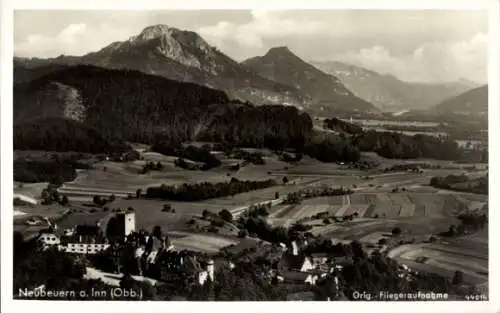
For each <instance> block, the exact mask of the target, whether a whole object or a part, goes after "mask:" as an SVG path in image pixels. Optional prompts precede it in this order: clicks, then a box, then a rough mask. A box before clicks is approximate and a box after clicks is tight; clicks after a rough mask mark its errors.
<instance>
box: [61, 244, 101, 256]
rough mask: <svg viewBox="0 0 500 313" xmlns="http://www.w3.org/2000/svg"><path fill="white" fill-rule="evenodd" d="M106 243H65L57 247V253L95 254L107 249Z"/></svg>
mask: <svg viewBox="0 0 500 313" xmlns="http://www.w3.org/2000/svg"><path fill="white" fill-rule="evenodd" d="M109 246H110V245H109V244H107V243H67V244H66V245H59V251H64V252H68V253H78V254H96V253H99V252H101V251H104V250H106V249H108V248H109Z"/></svg>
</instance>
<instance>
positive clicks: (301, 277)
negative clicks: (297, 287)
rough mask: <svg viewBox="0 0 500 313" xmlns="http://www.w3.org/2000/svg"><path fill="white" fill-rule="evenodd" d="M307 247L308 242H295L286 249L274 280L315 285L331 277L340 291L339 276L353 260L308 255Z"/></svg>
mask: <svg viewBox="0 0 500 313" xmlns="http://www.w3.org/2000/svg"><path fill="white" fill-rule="evenodd" d="M306 246H307V241H303V242H296V241H293V242H292V243H291V247H290V248H285V249H284V250H285V251H284V253H283V256H282V258H281V260H280V261H279V262H278V264H277V266H276V269H275V270H273V272H272V275H273V279H274V280H275V281H277V282H282V283H285V284H309V285H315V284H316V282H317V281H318V280H320V279H321V278H325V277H326V276H328V275H330V276H332V277H333V279H334V283H335V285H336V288H337V291H338V290H339V288H340V285H339V279H338V275H337V274H338V273H339V272H340V271H341V270H342V268H343V267H344V266H346V265H348V264H352V259H351V258H348V257H334V256H331V255H329V254H326V253H312V254H310V255H306V254H305V253H304V248H305V247H306Z"/></svg>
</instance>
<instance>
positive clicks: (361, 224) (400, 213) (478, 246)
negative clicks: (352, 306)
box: [15, 150, 488, 283]
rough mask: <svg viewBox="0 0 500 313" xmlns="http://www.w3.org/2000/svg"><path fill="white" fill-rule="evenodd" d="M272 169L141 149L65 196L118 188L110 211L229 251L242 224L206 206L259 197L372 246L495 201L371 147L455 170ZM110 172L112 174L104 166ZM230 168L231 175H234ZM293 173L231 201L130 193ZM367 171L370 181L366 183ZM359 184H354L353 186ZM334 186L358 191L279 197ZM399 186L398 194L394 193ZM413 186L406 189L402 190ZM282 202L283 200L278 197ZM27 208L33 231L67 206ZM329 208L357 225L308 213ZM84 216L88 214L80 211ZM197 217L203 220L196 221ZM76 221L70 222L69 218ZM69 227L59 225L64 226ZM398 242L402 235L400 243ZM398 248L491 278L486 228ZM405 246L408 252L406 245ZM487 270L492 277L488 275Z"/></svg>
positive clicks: (280, 219) (281, 211) (283, 220)
mask: <svg viewBox="0 0 500 313" xmlns="http://www.w3.org/2000/svg"><path fill="white" fill-rule="evenodd" d="M263 152H264V153H263V154H264V155H265V156H264V159H265V160H266V164H265V165H252V164H248V165H247V166H245V167H243V168H241V169H240V170H238V171H230V170H229V169H228V168H229V166H230V165H231V164H234V163H235V162H238V161H241V160H235V159H230V158H227V157H225V156H224V155H223V154H222V155H220V158H221V161H222V166H221V167H219V168H215V169H211V170H209V171H188V170H184V169H180V168H178V167H175V166H174V164H173V162H174V160H175V158H173V157H168V156H164V155H161V154H158V153H154V152H143V153H142V156H143V160H140V161H134V162H129V163H116V162H108V161H106V162H100V163H97V164H96V165H95V168H94V169H92V170H82V171H79V172H78V177H77V179H76V180H75V181H73V182H69V183H65V184H64V185H63V186H62V187H61V188H60V189H59V191H60V193H61V194H63V195H67V196H69V198H70V203H71V207H79V205H78V203H77V201H89V200H91V198H92V197H93V196H94V195H101V196H108V195H111V194H115V195H116V196H117V198H116V200H115V201H114V202H112V203H108V204H107V207H108V208H110V211H111V209H115V208H120V209H122V210H125V209H127V208H128V207H132V208H134V210H135V212H136V228H137V229H146V230H149V231H151V230H152V228H153V227H154V226H156V225H159V226H161V227H162V229H163V231H164V232H168V233H169V234H170V235H171V239H172V242H173V244H174V245H175V247H176V248H177V249H190V250H196V251H203V252H207V253H215V252H217V251H219V250H220V249H221V248H222V247H226V246H230V245H238V243H239V242H240V241H241V239H240V238H238V237H237V229H232V228H231V227H229V226H228V225H226V226H224V227H223V229H222V230H221V232H220V233H219V234H214V233H207V232H203V231H202V228H203V227H204V226H207V225H208V224H209V222H208V221H202V220H200V219H199V217H200V216H201V214H202V212H203V211H204V210H209V211H211V212H213V213H218V212H219V211H220V210H222V209H227V210H229V211H230V212H233V214H234V216H237V215H238V214H239V213H242V212H243V211H244V210H245V209H246V208H247V207H248V206H250V205H252V204H256V203H265V202H268V201H274V202H275V203H274V206H273V207H272V208H271V209H270V210H269V213H270V214H269V216H268V218H267V221H268V223H270V224H271V225H273V226H286V227H288V226H291V225H292V224H293V223H295V222H296V221H297V220H302V223H304V224H308V225H311V226H312V229H311V230H310V231H311V233H313V234H314V235H322V236H324V237H325V238H329V239H331V240H332V241H340V242H349V241H351V240H359V241H361V242H362V243H365V244H370V245H374V244H377V243H378V241H379V240H380V239H381V238H384V237H386V238H388V235H389V236H390V233H391V230H392V228H394V227H400V228H401V229H402V234H403V235H402V236H403V237H404V238H407V239H408V238H415V239H416V240H417V241H418V242H419V241H421V240H424V238H428V236H429V235H431V234H437V233H440V232H442V231H445V230H447V229H448V227H449V226H450V224H452V223H454V221H455V219H454V216H456V215H457V214H458V213H460V212H463V211H465V210H475V209H481V208H482V207H483V206H484V205H485V204H487V203H488V197H487V196H486V195H474V194H467V193H460V192H450V191H446V190H436V189H434V188H432V187H430V186H428V185H429V182H430V179H431V178H432V177H433V176H446V175H449V174H460V173H462V172H464V169H463V168H461V167H460V166H458V165H457V166H456V168H454V167H455V165H453V164H451V162H447V161H431V160H408V161H405V160H388V159H385V158H381V157H379V156H377V155H375V154H370V153H368V154H365V153H363V155H362V157H363V158H372V159H374V160H376V161H377V162H379V163H381V166H382V167H387V166H391V165H394V164H398V163H421V162H429V163H433V164H441V165H443V166H447V167H449V169H437V170H434V169H431V170H425V171H424V173H421V174H416V173H407V172H389V173H381V172H380V171H379V170H372V171H367V172H363V171H360V170H355V169H347V168H346V166H342V165H337V164H326V163H321V162H318V161H316V160H313V159H311V158H308V157H304V158H303V160H302V161H300V162H299V164H297V165H293V164H288V163H285V162H282V161H280V160H278V158H277V157H276V155H274V154H273V152H271V151H267V150H263ZM148 161H154V162H158V161H160V162H162V165H163V169H162V170H161V171H150V172H149V173H147V174H139V171H140V169H141V168H142V166H143V165H144V163H145V162H148ZM104 168H106V170H104ZM228 173H229V175H228ZM284 176H286V177H287V178H288V180H289V183H287V184H286V185H281V184H280V185H277V186H274V187H271V188H267V189H262V190H255V191H251V192H247V193H241V194H237V195H235V196H233V197H225V198H217V199H209V200H205V201H200V202H176V201H161V200H151V199H131V200H126V199H124V198H125V197H126V196H127V194H129V193H131V194H133V195H135V191H136V189H138V188H141V189H142V190H143V191H144V190H145V189H146V188H147V187H148V186H158V185H161V184H167V185H172V184H183V183H196V182H203V181H208V182H220V181H228V180H230V179H231V177H236V178H238V179H240V180H265V179H270V178H274V179H276V180H277V182H278V183H281V179H282V177H284ZM366 176H369V177H370V178H369V179H367V178H366ZM354 185H355V186H354ZM45 186H46V184H24V185H23V187H22V188H17V189H15V191H16V192H20V193H21V192H22V193H25V194H27V195H31V196H33V197H35V198H37V197H38V198H39V195H40V194H41V191H42V189H43V188H45ZM313 186H329V187H340V186H344V187H349V188H352V189H353V190H354V193H353V194H352V195H346V196H335V197H318V198H311V199H306V200H303V201H302V203H300V204H297V205H284V204H281V203H280V201H281V200H280V199H283V198H284V197H285V196H286V194H288V193H290V192H295V191H299V190H301V189H303V188H306V187H313ZM396 187H398V188H399V191H397V192H393V189H394V188H396ZM403 187H404V188H406V190H405V191H402V190H401V189H402V188H403ZM276 193H278V194H279V199H278V200H275V194H276ZM167 203H168V204H171V205H172V207H173V208H174V209H175V213H166V212H161V210H162V208H163V205H164V204H167ZM80 207H82V208H83V211H84V212H80V213H77V215H74V216H73V217H72V218H73V219H77V220H78V221H74V220H73V221H72V223H73V222H74V223H78V222H79V223H85V222H89V223H94V222H95V220H96V219H98V218H99V216H101V215H103V214H106V213H105V212H101V210H102V209H98V210H99V212H96V213H90V212H89V208H84V207H83V206H80ZM17 209H18V210H19V211H21V212H23V213H26V214H25V215H19V216H18V217H16V220H17V221H18V222H17V224H16V225H15V227H16V228H17V229H22V230H23V231H24V232H25V233H27V234H31V233H36V231H38V230H37V229H38V228H37V227H28V226H27V225H25V224H23V223H22V221H23V220H25V219H26V218H28V217H30V216H33V215H41V216H48V217H57V216H58V215H60V214H62V212H64V210H65V209H66V208H63V207H60V206H40V205H37V206H26V207H19V208H17ZM325 211H326V212H329V213H330V216H332V217H333V216H336V217H343V216H345V215H351V214H354V213H357V214H358V217H356V218H354V219H353V220H352V221H346V222H332V223H331V224H328V225H325V224H324V223H323V220H322V219H316V220H310V219H308V218H309V217H311V216H313V215H315V214H317V213H320V212H325ZM78 214H80V215H78ZM192 219H194V220H196V226H190V225H189V223H188V222H190V221H191V220H192ZM68 223H69V222H68ZM63 224H64V223H62V224H61V226H64V225H63ZM398 240H399V239H398ZM398 249H399V250H397V249H395V250H392V251H391V252H390V253H391V256H392V257H393V258H395V259H396V260H398V261H400V262H403V263H405V264H407V265H408V266H410V267H414V268H415V269H417V270H420V271H429V272H433V273H437V274H441V275H447V276H450V277H451V276H453V273H454V271H455V270H457V269H459V270H462V271H463V272H464V276H465V278H466V280H467V281H470V282H473V283H481V282H484V281H485V280H487V272H488V268H487V255H488V254H487V252H488V239H487V234H486V235H485V234H484V233H475V234H473V235H470V236H468V237H464V238H448V239H446V241H442V242H440V243H439V244H438V243H434V244H432V245H405V246H402V247H400V248H398ZM405 249H406V250H405ZM419 256H426V257H428V258H429V259H428V260H427V262H426V263H425V264H423V263H418V262H416V259H417V258H418V257H419ZM485 273H486V274H485Z"/></svg>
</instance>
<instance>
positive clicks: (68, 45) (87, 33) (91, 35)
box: [14, 23, 132, 58]
mask: <svg viewBox="0 0 500 313" xmlns="http://www.w3.org/2000/svg"><path fill="white" fill-rule="evenodd" d="M131 34H132V31H131V30H130V29H128V28H123V27H121V28H113V27H110V26H108V25H107V24H101V25H98V26H94V27H91V26H88V25H87V24H85V23H78V24H69V25H68V26H66V27H65V28H63V29H62V30H61V31H60V32H59V33H57V34H56V35H55V36H48V35H41V34H37V33H35V34H30V35H28V36H26V39H25V40H22V41H21V42H18V43H16V44H15V46H14V54H15V55H16V56H21V57H22V56H34V55H35V56H37V57H41V58H44V57H55V56H58V55H61V54H65V55H75V56H79V55H83V54H85V53H88V52H90V51H95V50H99V49H101V48H103V47H104V46H106V45H109V44H110V43H111V42H113V41H116V40H124V39H127V38H128V37H129V36H131Z"/></svg>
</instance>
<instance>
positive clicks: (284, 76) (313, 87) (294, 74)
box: [242, 46, 378, 111]
mask: <svg viewBox="0 0 500 313" xmlns="http://www.w3.org/2000/svg"><path fill="white" fill-rule="evenodd" d="M242 64H245V65H246V66H248V67H250V68H252V69H253V70H254V71H255V72H257V73H258V74H259V75H261V76H263V77H266V78H268V79H271V80H274V81H277V82H280V83H283V84H286V85H289V86H293V87H295V88H297V89H298V90H301V91H302V92H304V93H305V94H306V95H308V96H309V97H310V98H311V99H313V103H311V105H310V106H309V109H312V110H319V111H324V110H331V109H334V110H335V109H336V110H355V111H378V110H377V109H376V108H375V107H374V106H373V105H372V104H371V103H369V102H368V101H365V100H363V99H360V98H358V97H356V96H355V95H354V94H353V93H352V92H351V91H350V90H349V89H347V88H346V87H345V86H344V85H343V84H342V83H341V82H340V80H339V79H338V78H337V77H336V76H334V75H330V74H327V73H324V72H323V71H321V70H319V69H317V68H316V67H314V66H313V65H311V64H309V63H307V62H306V61H304V60H303V59H301V58H300V57H299V56H297V55H296V54H294V53H293V52H292V51H291V50H290V49H289V48H288V47H286V46H278V47H273V48H271V49H269V50H268V51H267V53H266V54H264V55H263V56H256V57H252V58H249V59H247V60H244V61H243V62H242Z"/></svg>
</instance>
